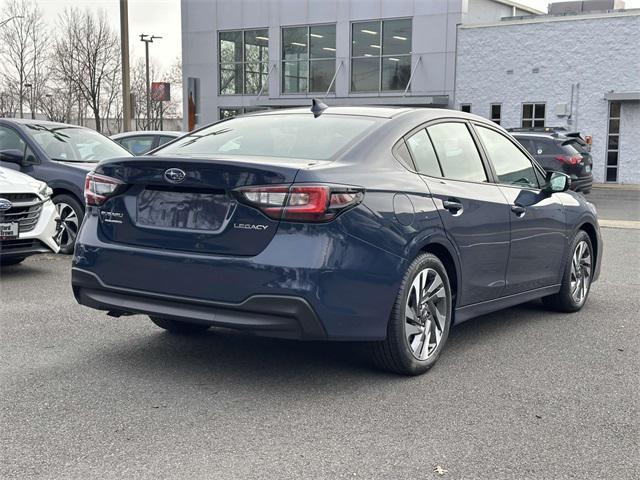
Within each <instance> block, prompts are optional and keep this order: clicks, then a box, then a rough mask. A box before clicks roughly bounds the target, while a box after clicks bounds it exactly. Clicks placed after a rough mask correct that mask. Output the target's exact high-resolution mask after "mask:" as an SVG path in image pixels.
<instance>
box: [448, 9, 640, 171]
mask: <svg viewBox="0 0 640 480" xmlns="http://www.w3.org/2000/svg"><path fill="white" fill-rule="evenodd" d="M545 18H549V17H545ZM639 48H640V11H636V12H635V14H634V13H633V12H627V13H624V14H610V15H590V16H581V17H580V18H571V17H569V18H564V17H562V18H560V17H552V20H551V21H539V20H538V21H531V22H501V24H496V25H493V26H484V27H475V28H466V27H461V28H460V29H459V32H458V51H457V73H456V98H455V103H456V106H457V107H459V105H460V104H462V103H471V104H472V112H473V113H476V114H478V115H482V116H486V117H489V105H490V104H491V103H502V125H503V126H504V127H518V126H520V116H521V108H522V107H521V105H522V103H523V102H544V103H546V104H547V108H546V125H548V126H559V125H564V126H568V127H569V128H570V129H575V130H579V131H581V132H582V133H583V134H584V135H593V139H594V143H593V149H592V152H593V156H594V172H593V174H594V180H595V181H596V182H602V181H603V180H604V173H605V166H604V165H605V155H606V134H607V108H608V103H607V101H606V100H605V99H604V95H605V93H606V92H609V91H611V90H614V91H640V53H639ZM534 68H536V69H539V73H533V72H532V71H533V69H534ZM509 70H512V71H513V73H512V74H508V73H507V71H509ZM572 84H579V87H578V93H577V97H578V98H577V100H576V96H575V94H574V107H573V118H571V119H568V118H567V117H558V116H557V115H556V114H555V113H554V110H555V106H556V105H557V104H558V103H567V104H569V103H570V102H571V85H572ZM622 115H623V118H622V121H621V124H622V126H621V130H622V131H621V147H620V160H619V162H620V169H619V173H618V179H619V181H620V182H622V183H640V102H626V103H623V113H622Z"/></svg>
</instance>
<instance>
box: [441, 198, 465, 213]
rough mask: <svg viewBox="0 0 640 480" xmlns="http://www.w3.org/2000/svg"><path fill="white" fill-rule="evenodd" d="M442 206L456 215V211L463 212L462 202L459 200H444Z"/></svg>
mask: <svg viewBox="0 0 640 480" xmlns="http://www.w3.org/2000/svg"><path fill="white" fill-rule="evenodd" d="M442 206H443V207H444V208H445V209H447V210H449V211H450V212H451V213H453V214H454V215H455V214H456V213H462V203H460V202H459V201H457V200H453V199H452V200H444V201H443V202H442Z"/></svg>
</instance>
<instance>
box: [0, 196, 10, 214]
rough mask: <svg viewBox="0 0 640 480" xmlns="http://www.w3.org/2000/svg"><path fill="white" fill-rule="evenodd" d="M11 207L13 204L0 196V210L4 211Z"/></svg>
mask: <svg viewBox="0 0 640 480" xmlns="http://www.w3.org/2000/svg"><path fill="white" fill-rule="evenodd" d="M11 207H13V204H12V203H11V202H10V201H9V200H7V199H6V198H0V212H6V211H7V210H9V209H10V208H11Z"/></svg>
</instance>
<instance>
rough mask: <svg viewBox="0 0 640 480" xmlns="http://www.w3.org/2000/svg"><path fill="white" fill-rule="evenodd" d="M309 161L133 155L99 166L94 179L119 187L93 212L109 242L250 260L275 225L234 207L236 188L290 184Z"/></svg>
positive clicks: (249, 209) (247, 208)
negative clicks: (120, 186)
mask: <svg viewBox="0 0 640 480" xmlns="http://www.w3.org/2000/svg"><path fill="white" fill-rule="evenodd" d="M309 163H310V162H309V161H296V160H290V159H267V158H264V157H255V158H242V159H229V158H217V159H215V160H211V159H194V158H189V159H180V158H161V157H139V158H137V159H126V160H117V161H109V162H106V163H103V164H101V165H100V166H99V167H98V169H97V170H96V172H97V173H99V174H101V175H105V176H107V177H110V178H114V179H116V180H119V181H120V182H123V183H124V186H123V187H124V188H123V193H121V194H119V195H116V196H114V197H113V198H109V199H108V200H107V201H106V202H105V203H104V204H103V205H102V206H101V207H99V215H100V228H101V231H102V233H103V234H104V235H105V237H106V238H107V239H108V240H110V241H113V242H117V243H123V244H128V245H133V246H139V247H150V248H157V249H163V250H174V251H185V252H194V253H202V254H222V255H256V254H258V253H260V252H261V251H262V250H263V249H264V248H265V247H266V246H267V245H268V244H269V242H270V241H271V239H272V238H273V236H274V235H275V232H276V230H277V227H278V223H279V222H278V220H274V219H270V218H268V217H266V216H265V215H263V214H262V213H261V212H260V211H259V210H257V209H255V208H252V207H250V206H247V205H242V204H239V203H238V202H236V201H235V200H234V198H233V196H232V194H231V191H232V190H233V189H235V188H238V187H242V186H251V185H290V184H291V183H293V181H294V179H295V177H296V174H297V172H298V170H299V168H301V167H303V166H306V165H308V164H309Z"/></svg>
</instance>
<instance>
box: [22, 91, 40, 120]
mask: <svg viewBox="0 0 640 480" xmlns="http://www.w3.org/2000/svg"><path fill="white" fill-rule="evenodd" d="M24 87H25V88H28V89H29V106H30V107H31V108H30V110H31V119H32V120H35V119H36V112H35V108H33V107H34V105H33V83H25V84H24ZM21 118H24V115H23V116H22V117H21Z"/></svg>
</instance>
